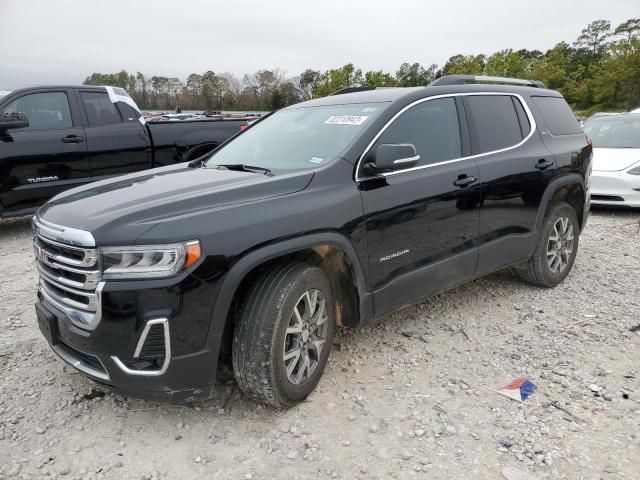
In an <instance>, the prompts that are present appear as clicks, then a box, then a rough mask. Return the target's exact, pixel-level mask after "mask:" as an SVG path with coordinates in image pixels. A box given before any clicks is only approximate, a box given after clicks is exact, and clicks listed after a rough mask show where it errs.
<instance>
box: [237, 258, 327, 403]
mask: <svg viewBox="0 0 640 480" xmlns="http://www.w3.org/2000/svg"><path fill="white" fill-rule="evenodd" d="M334 330H335V308H334V300H333V292H332V290H331V286H330V284H329V280H328V279H327V276H326V275H325V273H324V272H323V271H322V270H321V269H320V268H317V267H313V266H309V265H307V264H304V263H287V264H280V265H276V266H274V267H272V268H271V269H270V270H268V271H266V272H265V273H263V274H262V275H261V276H260V277H259V278H258V279H257V281H256V282H254V284H253V285H252V287H251V288H250V290H249V293H248V295H247V297H246V299H245V301H244V302H243V305H241V307H240V313H239V318H238V319H237V323H236V326H235V331H234V335H233V351H232V360H233V371H234V374H235V377H236V381H237V382H238V385H239V386H240V388H241V389H242V390H243V391H244V392H245V393H246V394H247V395H248V396H250V397H251V398H253V399H255V400H257V401H259V402H262V403H266V404H268V405H272V406H274V407H282V406H289V405H293V404H295V403H297V402H300V401H302V400H304V399H305V398H306V397H307V396H308V395H309V394H310V393H311V392H312V391H313V390H314V389H315V387H316V385H317V384H318V382H319V380H320V377H321V376H322V373H323V371H324V368H325V366H326V364H327V361H328V358H329V354H330V351H331V345H332V344H333V334H334Z"/></svg>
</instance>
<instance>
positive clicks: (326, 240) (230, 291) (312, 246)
mask: <svg viewBox="0 0 640 480" xmlns="http://www.w3.org/2000/svg"><path fill="white" fill-rule="evenodd" d="M292 260H293V261H305V262H307V263H309V264H313V265H317V266H319V267H320V268H322V269H323V270H325V272H327V273H328V275H327V276H328V277H329V281H330V282H331V284H332V288H333V289H334V293H335V294H336V301H337V303H342V302H344V303H345V304H346V305H347V306H348V307H347V308H346V309H345V311H343V312H338V317H337V318H336V319H337V320H338V323H339V324H340V323H341V324H344V325H349V326H352V325H355V324H358V323H359V322H360V321H361V320H363V319H366V318H369V317H370V316H371V313H372V311H373V308H372V300H371V296H370V295H369V293H368V291H367V283H366V276H365V271H364V270H363V268H362V265H361V263H360V261H359V260H358V256H357V254H356V251H355V248H354V247H353V245H352V244H351V242H350V241H349V240H347V239H346V238H345V237H344V236H342V235H340V234H338V233H332V232H328V233H319V234H312V235H306V236H303V237H296V238H293V239H289V240H285V241H282V242H278V243H274V244H271V245H267V246H265V247H262V248H259V249H257V250H254V251H252V252H250V253H248V254H246V255H244V256H243V257H242V258H240V260H238V261H237V262H236V263H235V264H234V265H233V266H232V267H231V269H230V270H229V272H227V274H226V275H225V277H224V280H223V283H222V285H221V287H220V290H219V291H218V295H217V298H216V302H215V305H214V307H213V313H212V317H211V328H210V329H209V336H212V335H223V331H224V330H225V326H227V324H228V323H229V321H230V314H231V313H232V311H233V306H234V305H233V304H234V301H236V300H237V298H238V294H239V293H240V294H241V293H242V292H241V290H242V288H244V287H246V286H248V284H250V283H251V280H252V276H255V275H256V274H259V273H260V271H261V269H263V268H264V267H266V266H268V265H269V264H272V263H273V262H278V261H292ZM343 268H347V269H348V271H344V273H345V274H347V275H346V277H345V276H343V275H340V276H338V278H336V276H335V275H331V273H332V272H333V273H335V272H337V271H340V269H343ZM346 281H350V282H352V285H353V291H351V292H349V291H348V290H347V292H344V291H343V288H342V287H343V286H344V285H340V284H336V282H346ZM342 294H345V295H346V296H345V297H342V298H341V295H342ZM227 330H228V329H227Z"/></svg>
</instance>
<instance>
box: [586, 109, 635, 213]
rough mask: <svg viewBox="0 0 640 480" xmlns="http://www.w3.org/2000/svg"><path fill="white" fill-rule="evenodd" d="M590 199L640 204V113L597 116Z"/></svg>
mask: <svg viewBox="0 0 640 480" xmlns="http://www.w3.org/2000/svg"><path fill="white" fill-rule="evenodd" d="M584 131H585V133H586V134H587V136H588V137H589V138H590V139H591V141H592V142H593V164H592V175H591V203H592V204H596V205H598V204H599V205H624V206H628V207H640V113H621V114H619V115H612V116H603V117H598V118H594V119H593V120H591V121H589V122H588V123H587V124H586V125H585V126H584Z"/></svg>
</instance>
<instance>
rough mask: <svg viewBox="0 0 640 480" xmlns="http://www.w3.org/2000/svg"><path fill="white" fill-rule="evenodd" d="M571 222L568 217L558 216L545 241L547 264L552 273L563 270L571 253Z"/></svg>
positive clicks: (572, 240)
mask: <svg viewBox="0 0 640 480" xmlns="http://www.w3.org/2000/svg"><path fill="white" fill-rule="evenodd" d="M573 230H574V229H573V222H572V221H571V219H570V218H569V217H560V218H559V219H558V220H556V222H555V223H554V224H553V228H552V229H551V233H550V234H549V240H548V242H547V264H548V265H549V269H550V270H551V272H552V273H554V274H556V275H558V274H560V273H562V272H564V271H565V269H566V268H567V266H568V265H569V260H570V259H571V254H572V253H573V246H574V235H573Z"/></svg>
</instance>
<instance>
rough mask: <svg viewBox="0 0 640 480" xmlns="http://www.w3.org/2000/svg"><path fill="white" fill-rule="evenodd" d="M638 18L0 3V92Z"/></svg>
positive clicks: (610, 9) (355, 2) (364, 62)
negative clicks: (93, 77) (102, 76)
mask: <svg viewBox="0 0 640 480" xmlns="http://www.w3.org/2000/svg"><path fill="white" fill-rule="evenodd" d="M637 17H640V4H639V3H638V0H609V1H603V0H580V1H577V0H572V1H566V0H565V1H562V0H536V1H535V2H524V1H518V0H511V1H498V0H483V1H478V0H458V1H448V2H440V1H439V2H428V1H419V0H392V1H389V0H322V1H316V2H306V1H304V0H296V1H291V0H224V1H221V0H208V1H207V0H170V1H169V0H41V1H38V0H0V90H3V89H12V88H17V87H21V86H30V85H40V84H57V83H74V84H77V83H82V81H83V80H84V78H85V77H86V76H88V75H90V74H91V73H93V72H101V73H112V72H117V71H119V70H121V69H125V70H127V71H129V72H133V73H135V72H136V71H141V72H143V73H144V74H145V75H149V76H151V75H164V76H170V77H174V76H176V77H179V78H181V79H183V80H184V79H185V78H186V76H187V75H188V74H189V73H193V72H196V73H202V72H204V71H207V70H212V71H214V72H216V73H221V72H231V73H234V74H236V75H238V76H242V75H243V74H244V73H252V72H255V71H257V70H260V69H270V68H280V69H281V70H283V71H285V72H286V74H287V75H288V76H294V75H297V74H299V73H300V72H302V71H304V70H305V69H307V68H313V69H316V70H326V69H328V68H334V67H339V66H341V65H344V64H345V63H349V62H353V63H354V64H355V65H356V66H357V67H359V68H362V69H364V70H385V71H389V72H395V71H396V70H397V68H398V66H399V65H400V64H402V63H403V62H410V63H413V62H419V63H422V64H423V65H425V66H426V65H429V64H432V63H436V64H438V65H442V64H444V62H446V60H447V59H448V58H449V57H451V56H452V55H455V54H458V53H462V54H471V53H474V54H478V53H485V54H491V53H493V52H495V51H497V50H501V49H504V48H513V49H516V50H517V49H521V48H527V49H530V50H533V49H538V50H542V51H544V50H546V49H548V48H551V47H553V45H555V44H556V43H558V42H560V41H563V40H564V41H568V42H573V41H574V40H575V39H576V38H577V36H578V35H579V33H580V30H581V29H582V28H584V27H585V26H586V25H587V24H588V23H590V22H591V21H593V20H596V19H600V18H604V19H607V20H610V21H611V22H612V25H613V26H614V27H615V26H616V25H618V24H619V23H621V22H623V21H625V20H627V19H629V18H637Z"/></svg>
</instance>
